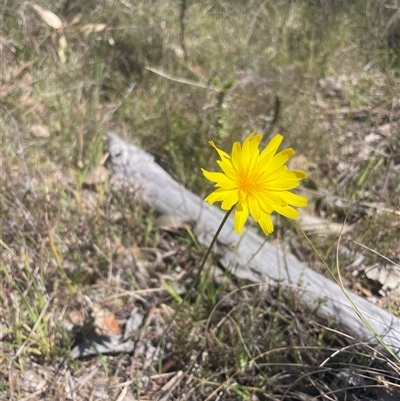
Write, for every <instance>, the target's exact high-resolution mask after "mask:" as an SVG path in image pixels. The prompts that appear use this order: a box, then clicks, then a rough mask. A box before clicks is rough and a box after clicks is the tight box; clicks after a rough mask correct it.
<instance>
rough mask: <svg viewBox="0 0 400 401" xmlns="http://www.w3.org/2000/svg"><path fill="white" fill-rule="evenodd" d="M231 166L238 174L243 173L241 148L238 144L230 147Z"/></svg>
mask: <svg viewBox="0 0 400 401" xmlns="http://www.w3.org/2000/svg"><path fill="white" fill-rule="evenodd" d="M232 165H233V167H234V168H235V170H236V171H237V172H238V173H239V174H241V173H242V172H243V166H242V148H241V146H240V143H239V142H235V143H234V144H233V146H232Z"/></svg>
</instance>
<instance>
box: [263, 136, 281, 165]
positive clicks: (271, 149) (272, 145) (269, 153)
mask: <svg viewBox="0 0 400 401" xmlns="http://www.w3.org/2000/svg"><path fill="white" fill-rule="evenodd" d="M282 140H283V136H282V135H280V134H276V135H275V136H274V137H273V138H272V139H271V141H270V142H269V144H268V145H267V146H266V148H265V149H264V150H263V151H262V152H261V154H260V164H262V165H263V166H266V167H268V164H269V161H271V159H272V157H273V155H274V154H275V153H276V151H277V150H278V148H279V145H280V144H281V143H282Z"/></svg>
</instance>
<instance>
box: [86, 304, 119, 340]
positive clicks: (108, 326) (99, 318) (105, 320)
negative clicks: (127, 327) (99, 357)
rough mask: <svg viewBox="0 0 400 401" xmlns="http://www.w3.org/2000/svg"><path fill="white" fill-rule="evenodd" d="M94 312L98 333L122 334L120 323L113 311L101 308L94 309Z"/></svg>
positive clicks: (104, 334)
mask: <svg viewBox="0 0 400 401" xmlns="http://www.w3.org/2000/svg"><path fill="white" fill-rule="evenodd" d="M93 314H94V326H95V330H96V334H98V335H101V336H112V335H115V334H121V328H120V327H119V323H118V322H117V319H115V316H114V315H113V314H112V313H111V312H109V311H107V310H106V309H99V310H97V311H93Z"/></svg>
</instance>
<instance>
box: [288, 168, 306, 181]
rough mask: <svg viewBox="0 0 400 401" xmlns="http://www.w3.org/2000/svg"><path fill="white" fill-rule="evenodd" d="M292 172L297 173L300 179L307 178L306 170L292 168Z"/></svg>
mask: <svg viewBox="0 0 400 401" xmlns="http://www.w3.org/2000/svg"><path fill="white" fill-rule="evenodd" d="M291 172H292V173H294V174H295V176H296V177H297V178H298V179H299V180H304V179H305V178H307V174H306V173H305V172H304V171H299V170H291Z"/></svg>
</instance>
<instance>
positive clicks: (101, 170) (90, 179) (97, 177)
mask: <svg viewBox="0 0 400 401" xmlns="http://www.w3.org/2000/svg"><path fill="white" fill-rule="evenodd" d="M109 177H110V171H109V170H107V169H106V168H105V167H104V166H98V167H95V168H94V169H93V170H90V171H89V172H88V173H87V175H86V180H85V184H86V185H89V186H94V185H98V184H101V183H103V182H106V181H107V180H108V178H109Z"/></svg>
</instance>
